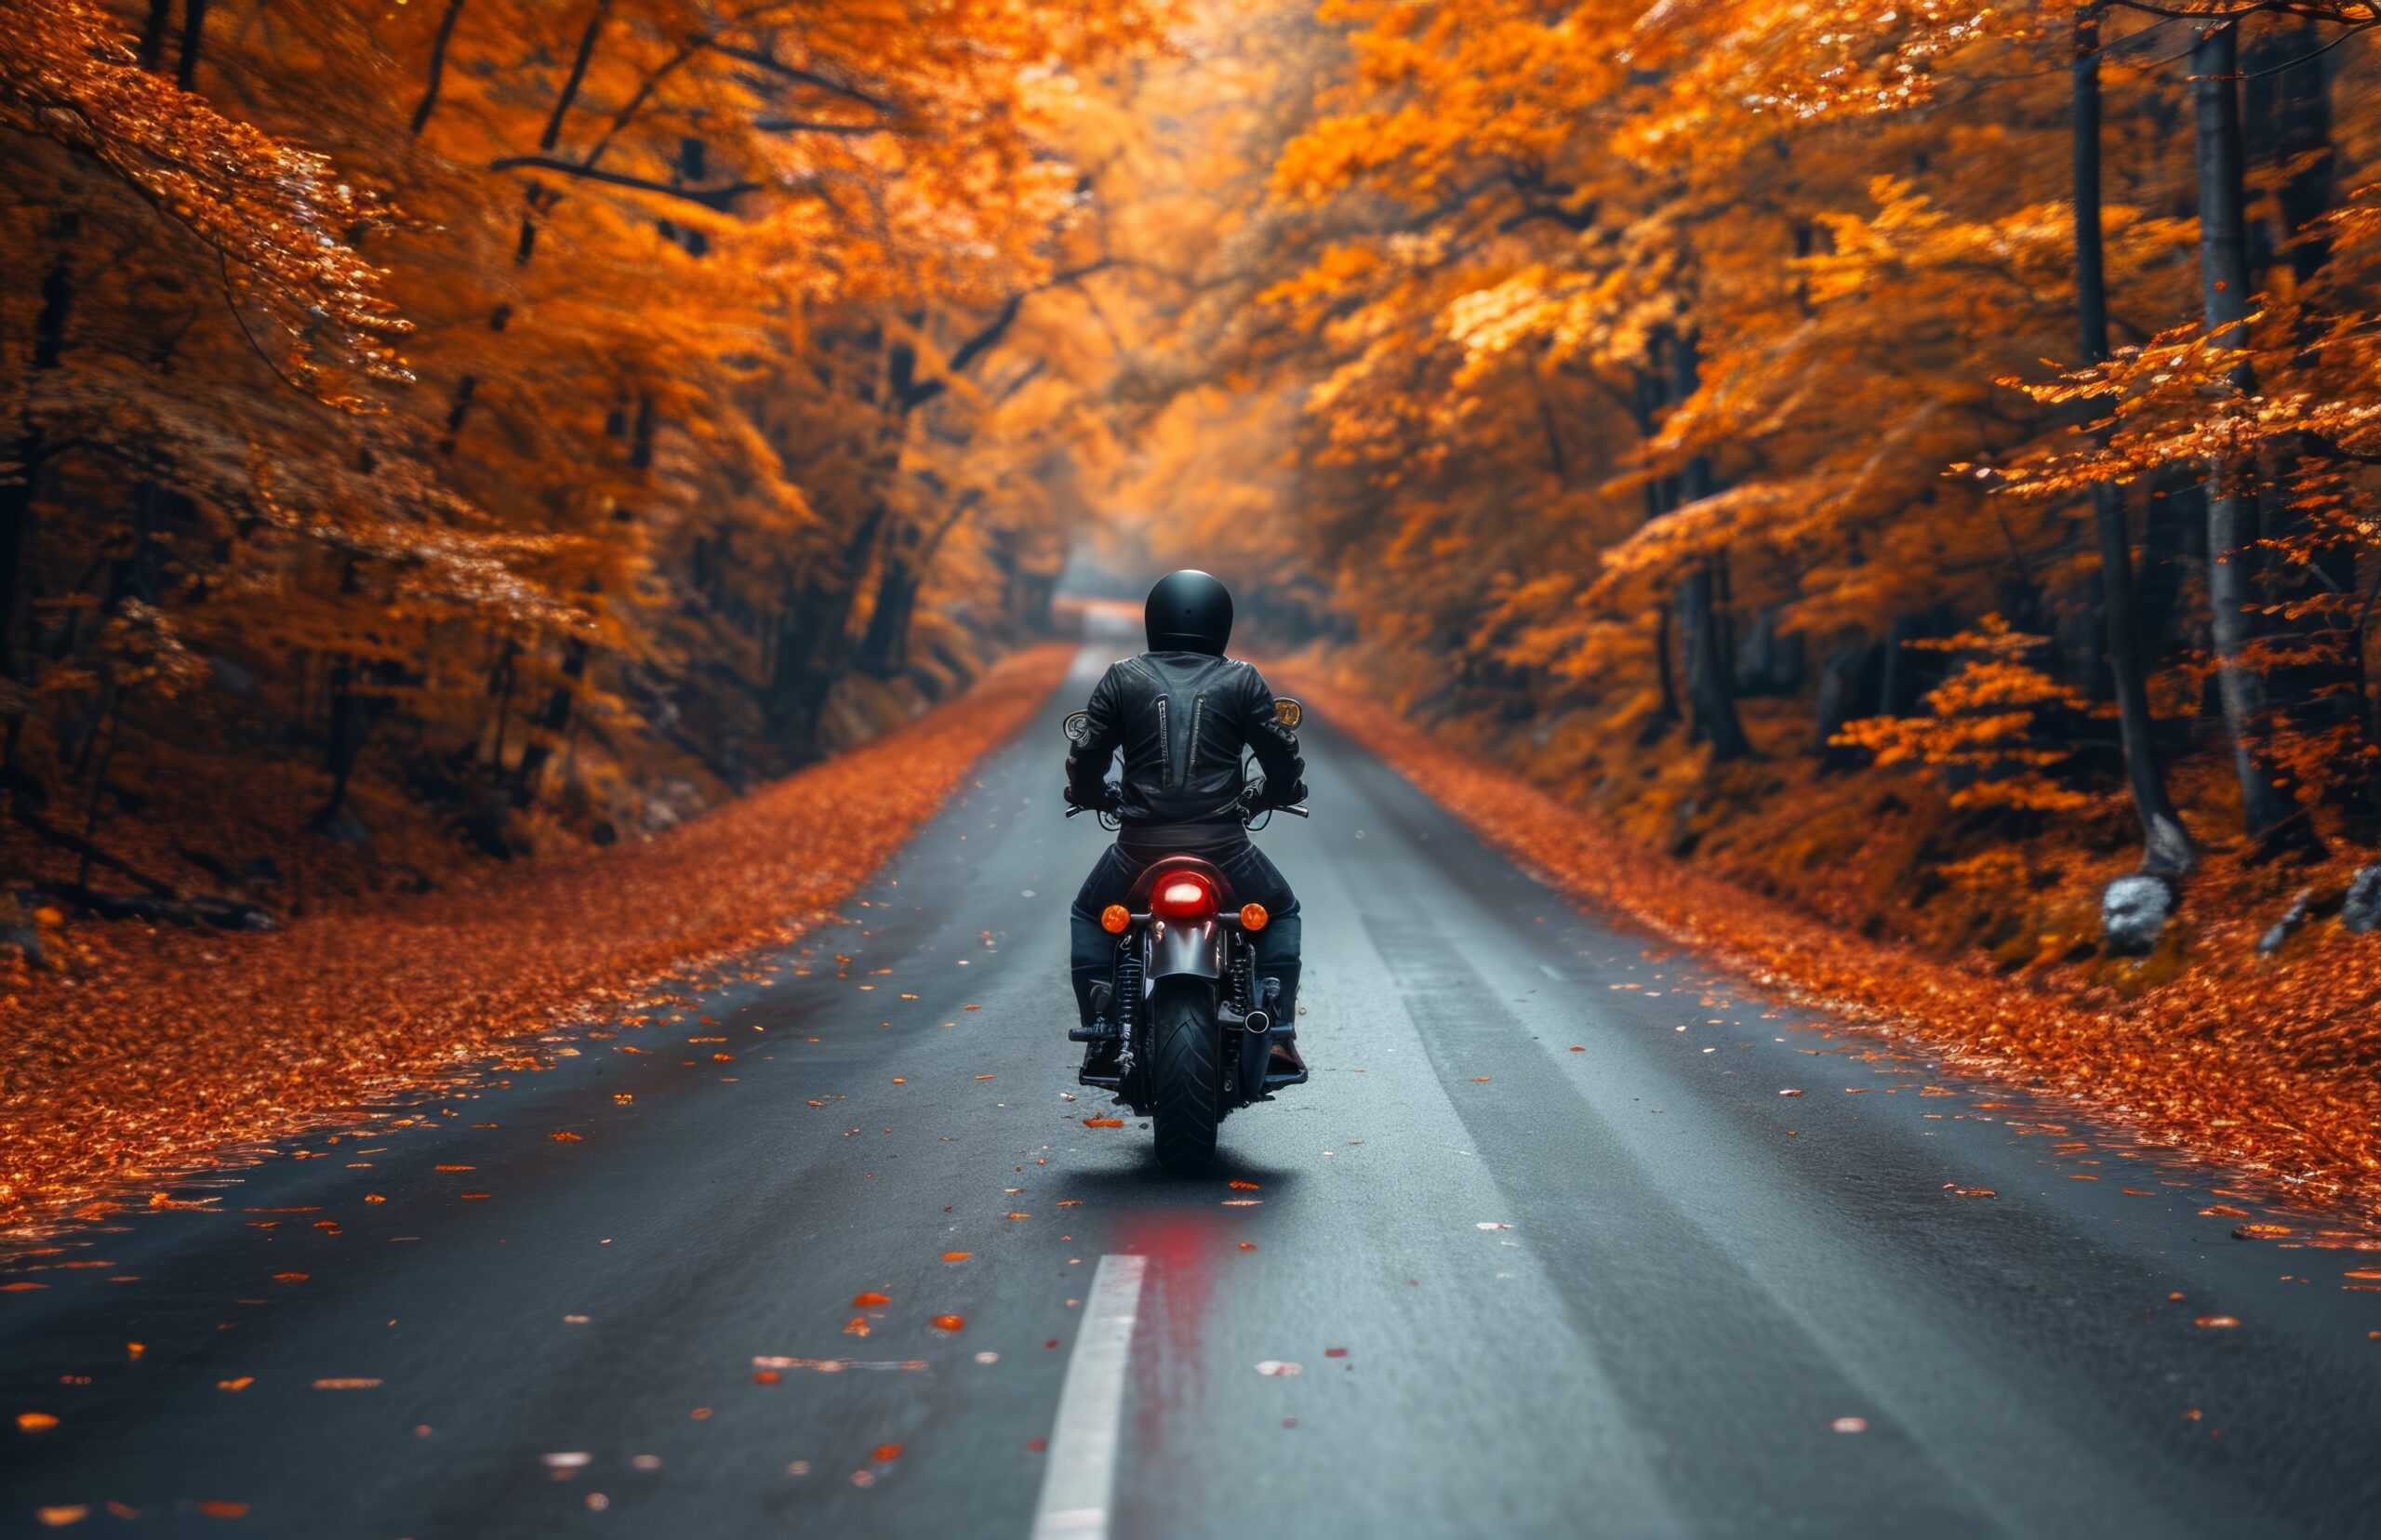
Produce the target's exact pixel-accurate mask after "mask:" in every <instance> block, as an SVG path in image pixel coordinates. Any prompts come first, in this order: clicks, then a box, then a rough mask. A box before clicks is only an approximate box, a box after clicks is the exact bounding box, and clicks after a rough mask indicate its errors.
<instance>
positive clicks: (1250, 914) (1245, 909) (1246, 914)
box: [1240, 904, 1273, 931]
mask: <svg viewBox="0 0 2381 1540" xmlns="http://www.w3.org/2000/svg"><path fill="white" fill-rule="evenodd" d="M1272 918H1273V917H1272V916H1271V915H1270V914H1268V913H1266V912H1265V906H1264V905H1262V904H1243V905H1241V906H1240V926H1241V929H1243V930H1253V931H1256V930H1263V929H1264V928H1265V922H1266V921H1268V920H1270V919H1272Z"/></svg>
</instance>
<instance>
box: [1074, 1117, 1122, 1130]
mask: <svg viewBox="0 0 2381 1540" xmlns="http://www.w3.org/2000/svg"><path fill="white" fill-rule="evenodd" d="M1083 1125H1084V1127H1085V1128H1122V1127H1124V1119H1122V1118H1085V1119H1084V1121H1083Z"/></svg>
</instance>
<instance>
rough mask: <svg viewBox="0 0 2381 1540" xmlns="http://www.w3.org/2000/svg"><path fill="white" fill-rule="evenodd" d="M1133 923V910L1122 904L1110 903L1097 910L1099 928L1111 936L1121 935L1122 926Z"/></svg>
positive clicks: (1122, 932)
mask: <svg viewBox="0 0 2381 1540" xmlns="http://www.w3.org/2000/svg"><path fill="white" fill-rule="evenodd" d="M1131 923H1133V911H1132V910H1131V909H1126V908H1125V907H1124V905H1122V904H1111V905H1109V906H1108V907H1107V908H1106V909H1101V910H1100V911H1099V928H1100V929H1101V930H1104V931H1106V932H1107V933H1108V934H1109V935H1111V936H1122V935H1124V927H1125V926H1126V925H1129V924H1131Z"/></svg>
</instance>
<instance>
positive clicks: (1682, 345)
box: [1671, 333, 1752, 763]
mask: <svg viewBox="0 0 2381 1540" xmlns="http://www.w3.org/2000/svg"><path fill="white" fill-rule="evenodd" d="M1672 358H1673V362H1674V365H1675V368H1674V384H1673V387H1672V390H1671V395H1672V398H1673V400H1672V409H1673V410H1675V409H1676V408H1677V407H1678V406H1682V405H1685V403H1686V401H1687V398H1689V397H1690V396H1692V395H1694V394H1695V392H1696V390H1698V389H1699V388H1700V387H1701V384H1702V380H1701V367H1702V365H1701V358H1700V354H1699V352H1698V351H1697V348H1696V339H1695V337H1694V335H1693V334H1692V333H1689V334H1687V335H1685V336H1683V337H1681V338H1679V339H1678V340H1677V344H1676V348H1675V351H1674V352H1673V354H1672ZM1713 490H1714V488H1713V486H1712V477H1711V462H1710V460H1709V459H1708V458H1705V457H1703V456H1701V455H1697V456H1696V457H1695V458H1693V459H1691V460H1688V461H1687V462H1686V468H1685V470H1684V471H1682V472H1681V473H1680V476H1679V502H1680V504H1681V505H1682V506H1684V505H1687V504H1691V503H1696V502H1700V501H1701V500H1702V499H1704V498H1708V497H1709V496H1711V494H1712V492H1713ZM1718 586H1719V585H1718V580H1717V578H1715V576H1714V575H1713V571H1712V562H1711V559H1710V558H1709V557H1706V558H1705V559H1704V560H1703V561H1702V562H1700V563H1698V564H1696V568H1695V570H1694V571H1693V572H1691V573H1689V574H1688V575H1687V578H1686V581H1685V582H1684V583H1683V584H1681V585H1680V586H1679V591H1678V605H1679V629H1680V631H1681V632H1682V634H1683V640H1684V642H1685V644H1686V699H1687V709H1688V711H1689V713H1690V714H1689V721H1688V725H1689V729H1690V731H1689V734H1688V736H1689V737H1692V738H1703V739H1707V740H1709V743H1710V745H1711V758H1712V760H1713V762H1714V763H1719V762H1722V761H1726V760H1733V759H1743V758H1745V757H1747V756H1748V755H1749V754H1750V753H1751V752H1752V740H1751V739H1749V738H1748V737H1745V729H1744V724H1743V723H1741V722H1739V721H1738V720H1737V718H1736V659H1735V658H1734V657H1731V656H1729V651H1728V647H1727V644H1726V636H1725V632H1724V630H1723V627H1722V625H1721V622H1720V611H1719V606H1718V604H1717V602H1716V600H1715V597H1714V592H1715V590H1716V589H1717V588H1718Z"/></svg>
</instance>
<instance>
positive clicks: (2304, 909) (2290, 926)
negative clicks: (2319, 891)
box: [2257, 888, 2315, 952]
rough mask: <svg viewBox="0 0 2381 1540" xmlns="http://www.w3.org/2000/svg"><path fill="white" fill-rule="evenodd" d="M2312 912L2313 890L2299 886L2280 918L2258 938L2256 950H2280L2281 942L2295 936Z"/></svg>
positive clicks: (2313, 902) (2313, 904)
mask: <svg viewBox="0 0 2381 1540" xmlns="http://www.w3.org/2000/svg"><path fill="white" fill-rule="evenodd" d="M2314 912H2315V890H2314V889H2313V888H2300V889H2299V890H2298V896H2297V897H2295V898H2293V899H2292V900H2291V901H2290V907H2289V908H2288V909H2284V910H2282V911H2281V919H2279V920H2277V921H2275V922H2274V923H2273V928H2272V929H2271V930H2268V931H2267V932H2266V933H2265V935H2264V936H2261V937H2259V938H2258V941H2257V950H2259V951H2260V952H2277V951H2280V950H2281V944H2282V943H2283V942H2285V941H2287V940H2289V939H2290V938H2291V937H2292V936H2295V935H2296V934H2297V933H2298V929H2299V927H2300V926H2302V925H2304V924H2306V923H2307V922H2308V918H2309V917H2310V916H2312V915H2313V914H2314Z"/></svg>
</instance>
